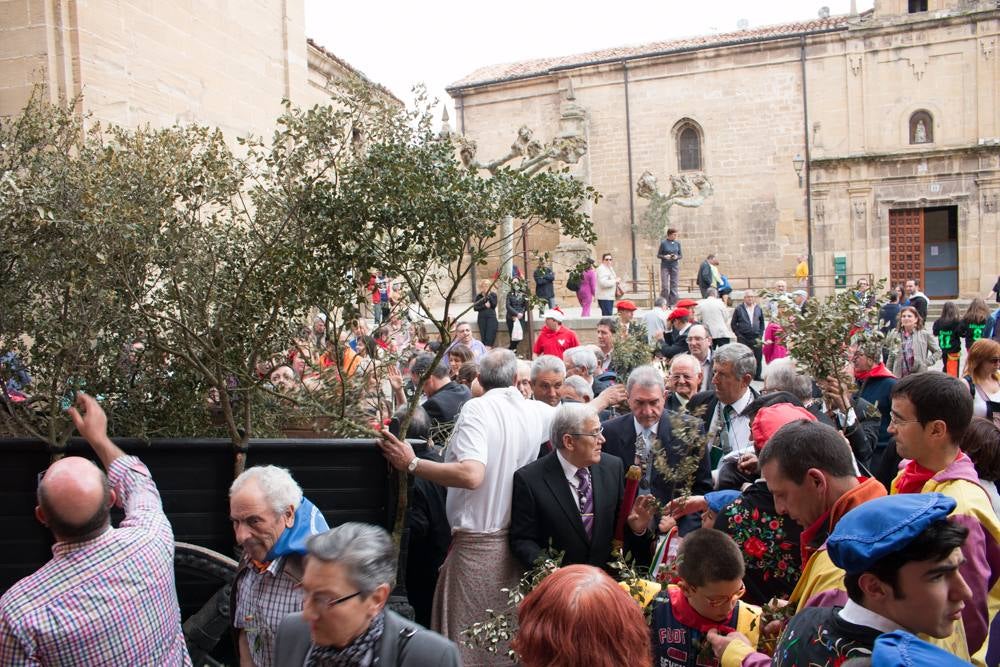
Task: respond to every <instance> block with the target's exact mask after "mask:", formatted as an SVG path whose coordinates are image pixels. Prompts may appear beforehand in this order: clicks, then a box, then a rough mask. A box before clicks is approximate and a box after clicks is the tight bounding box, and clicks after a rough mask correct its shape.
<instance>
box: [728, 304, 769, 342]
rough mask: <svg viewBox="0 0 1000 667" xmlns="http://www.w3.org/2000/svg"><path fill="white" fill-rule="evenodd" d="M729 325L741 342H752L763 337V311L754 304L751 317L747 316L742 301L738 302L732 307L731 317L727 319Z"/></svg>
mask: <svg viewBox="0 0 1000 667" xmlns="http://www.w3.org/2000/svg"><path fill="white" fill-rule="evenodd" d="M729 326H730V328H731V329H732V330H733V333H734V334H736V338H737V340H739V341H740V342H741V343H743V344H747V342H750V343H754V342H755V341H757V340H758V339H760V338H763V337H764V311H763V310H761V309H760V306H758V305H754V307H753V317H747V310H746V308H744V307H743V304H742V303H741V304H738V305H737V306H736V307H735V308H733V317H732V319H731V320H730V321H729ZM751 347H752V345H751Z"/></svg>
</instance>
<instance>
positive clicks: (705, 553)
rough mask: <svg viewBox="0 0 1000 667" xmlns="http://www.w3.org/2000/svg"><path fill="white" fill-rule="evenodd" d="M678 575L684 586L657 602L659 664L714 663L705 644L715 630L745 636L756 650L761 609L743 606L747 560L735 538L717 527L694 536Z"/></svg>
mask: <svg viewBox="0 0 1000 667" xmlns="http://www.w3.org/2000/svg"><path fill="white" fill-rule="evenodd" d="M677 571H678V574H679V575H680V581H679V582H678V584H677V585H676V586H675V585H669V586H667V587H666V589H665V590H664V592H663V593H661V594H660V595H659V596H658V597H657V598H656V599H655V600H654V601H653V612H652V614H653V617H652V628H653V653H654V664H656V665H658V666H659V667H696V666H697V665H705V664H712V662H714V660H712V656H711V651H712V648H711V646H709V645H707V644H706V643H705V638H706V633H708V632H709V631H711V630H716V631H721V632H739V633H741V635H743V636H744V637H745V639H746V640H747V641H748V642H752V643H753V645H754V646H756V643H757V637H758V636H759V632H760V608H759V607H755V606H753V605H749V604H746V603H745V602H741V601H740V598H742V597H743V594H744V593H745V592H746V587H745V586H744V585H743V556H742V554H741V553H740V550H739V547H737V546H736V543H735V542H733V540H732V538H730V537H729V536H728V535H726V534H725V533H722V532H719V531H717V530H714V529H712V528H699V529H698V530H695V531H693V532H691V533H688V534H687V536H685V537H684V542H683V543H682V544H681V548H680V552H679V554H678V559H677ZM747 648H748V649H750V650H751V651H752V650H753V649H752V648H750V646H749V645H748V646H747ZM703 652H707V660H709V661H710V662H706V656H705V655H702V653H703Z"/></svg>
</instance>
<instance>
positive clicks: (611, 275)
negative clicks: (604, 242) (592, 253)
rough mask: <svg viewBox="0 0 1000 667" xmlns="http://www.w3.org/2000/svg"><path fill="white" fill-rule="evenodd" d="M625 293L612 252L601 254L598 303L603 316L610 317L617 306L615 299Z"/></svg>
mask: <svg viewBox="0 0 1000 667" xmlns="http://www.w3.org/2000/svg"><path fill="white" fill-rule="evenodd" d="M624 294H625V290H624V289H622V286H621V281H620V280H619V279H618V274H616V273H615V268H614V258H613V257H612V256H611V253H610V252H606V253H604V255H602V256H601V265H600V266H599V267H597V294H596V295H595V296H597V305H599V306H600V307H601V316H602V317H610V316H611V314H612V312H613V311H614V307H615V299H617V298H618V297H620V296H623V295H624Z"/></svg>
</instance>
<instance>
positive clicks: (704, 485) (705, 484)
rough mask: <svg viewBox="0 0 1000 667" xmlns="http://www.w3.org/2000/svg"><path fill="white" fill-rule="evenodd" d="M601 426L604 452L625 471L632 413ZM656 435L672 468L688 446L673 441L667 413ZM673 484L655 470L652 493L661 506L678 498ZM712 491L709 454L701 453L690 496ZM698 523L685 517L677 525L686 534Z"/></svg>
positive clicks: (631, 457)
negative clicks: (619, 463)
mask: <svg viewBox="0 0 1000 667" xmlns="http://www.w3.org/2000/svg"><path fill="white" fill-rule="evenodd" d="M602 426H603V427H604V440H605V442H604V451H605V452H607V453H608V454H612V455H613V456H617V457H618V458H620V459H621V460H622V463H623V464H625V465H624V470H627V469H628V466H630V465H632V464H633V463H634V462H635V439H636V435H637V434H636V432H635V419H634V418H633V417H632V415H631V414H627V415H622V416H621V417H615V418H614V419H612V420H610V421H606V422H604V423H603V424H602ZM656 436H657V437H658V438H659V440H660V443H661V444H662V445H663V446H664V449H666V451H667V461H668V463H669V464H670V465H671V466H676V465H677V464H678V463H680V461H681V459H682V458H683V457H684V456H685V455H686V454H687V451H688V445H687V443H685V442H684V441H683V440H681V439H679V438H675V437H674V435H673V431H672V429H671V428H670V413H669V412H668V411H667V410H664V411H663V414H662V415H661V416H660V423H659V425H658V426H657V429H656ZM675 486H676V485H675V484H674V482H672V481H668V480H667V479H665V478H664V477H663V475H661V474H660V471H659V470H657V469H656V468H655V467H654V468H653V471H652V483H651V491H652V493H653V496H654V497H655V498H656V499H657V500H658V501H659V502H661V503H667V502H669V501H671V500H673V499H674V498H676V497H677V496H678V495H680V490H679V489H677V488H675ZM711 490H712V471H711V469H710V468H709V465H708V452H702V453H701V458H700V461H699V463H698V469H697V470H696V471H695V475H694V484H693V486H692V489H691V493H692V494H694V495H704V494H706V493H708V492H709V491H711ZM700 524H701V521H700V520H699V519H698V517H695V516H691V515H689V516H687V517H684V518H683V519H682V520H681V521H680V522H679V526H680V528H681V533H684V534H686V533H687V532H690V531H691V530H694V529H695V528H697V527H698V526H699V525H700Z"/></svg>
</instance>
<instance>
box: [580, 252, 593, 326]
mask: <svg viewBox="0 0 1000 667" xmlns="http://www.w3.org/2000/svg"><path fill="white" fill-rule="evenodd" d="M587 262H588V264H587V268H586V270H585V271H584V272H583V273H582V274H581V275H580V287H579V288H577V290H576V299H577V301H579V302H580V316H581V317H590V305H591V304H592V303H593V302H594V295H595V294H596V293H597V271H596V270H595V269H594V260H593V259H588V260H587Z"/></svg>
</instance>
